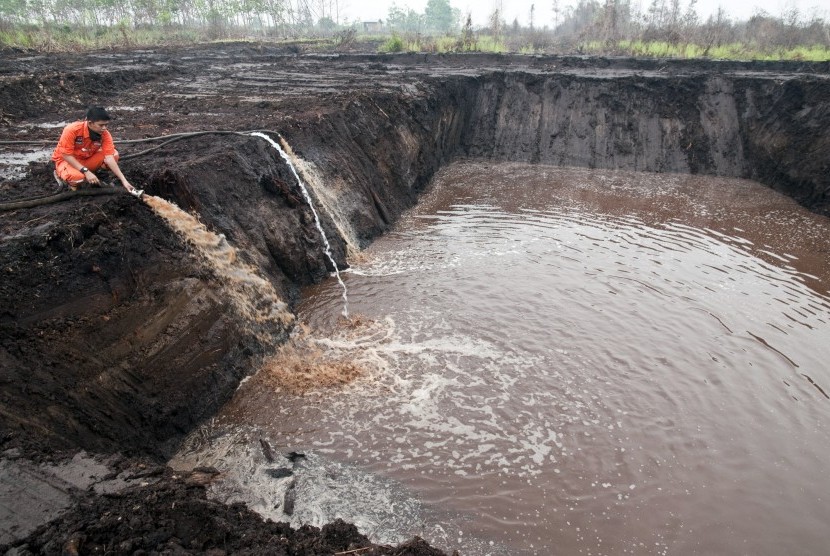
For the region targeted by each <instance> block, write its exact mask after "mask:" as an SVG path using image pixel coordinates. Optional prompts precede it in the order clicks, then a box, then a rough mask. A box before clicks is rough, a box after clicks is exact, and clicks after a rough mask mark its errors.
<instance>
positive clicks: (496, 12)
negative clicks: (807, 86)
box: [0, 0, 830, 56]
mask: <svg viewBox="0 0 830 556" xmlns="http://www.w3.org/2000/svg"><path fill="white" fill-rule="evenodd" d="M345 1H346V0H0V44H2V43H4V42H5V43H8V42H10V40H11V39H10V38H13V37H17V38H18V40H19V39H20V37H21V36H23V35H25V34H26V33H28V34H29V35H32V36H33V35H34V34H36V33H40V34H44V33H45V34H47V35H48V34H50V33H64V34H70V35H71V34H75V35H78V34H80V35H86V36H95V35H102V34H105V33H106V32H108V30H113V29H116V30H118V31H119V32H120V34H121V35H122V36H123V38H124V42H129V38H130V37H131V36H134V34H135V33H136V32H137V31H140V30H155V31H157V32H159V34H160V36H161V37H168V38H169V37H173V36H175V35H176V33H182V32H185V31H187V32H189V33H190V34H189V35H188V37H190V38H192V39H195V40H198V39H200V38H210V39H215V38H230V37H234V38H236V37H247V38H273V39H298V38H314V37H334V36H338V37H339V38H340V40H341V42H342V41H344V40H345V39H349V38H350V39H351V40H354V38H355V36H356V34H357V33H365V32H369V33H373V34H375V35H384V34H385V35H387V36H388V35H390V34H392V35H399V36H405V37H406V38H407V40H406V41H402V44H404V43H406V44H413V45H416V46H415V47H414V48H420V45H423V44H430V43H429V42H428V41H424V40H423V37H429V36H432V37H456V39H457V41H456V42H455V43H454V44H456V45H461V46H459V47H458V48H459V49H465V50H470V49H476V48H477V47H476V46H475V45H477V44H483V41H478V40H477V39H478V38H481V37H487V38H488V40H489V42H488V44H490V45H492V47H493V48H496V49H499V48H500V49H503V50H505V51H507V50H512V51H533V52H551V53H564V52H581V51H585V50H586V49H588V50H590V51H600V52H604V53H614V52H615V51H616V50H618V49H619V48H620V47H621V46H625V45H628V48H630V47H631V45H635V44H639V45H653V44H662V45H667V46H666V48H667V52H669V50H668V49H670V48H671V47H676V46H678V45H689V44H693V45H697V46H698V47H699V48H698V49H697V50H695V53H697V54H698V55H703V56H707V55H711V54H712V52H714V51H715V49H717V48H719V47H721V46H722V45H728V44H742V45H751V46H753V47H755V48H758V49H766V50H770V49H776V48H782V49H792V48H795V47H797V46H799V45H805V46H815V47H820V48H822V49H824V50H825V51H826V50H827V49H828V48H830V26H828V24H827V22H826V21H825V20H824V19H822V18H821V17H819V16H818V15H816V14H812V15H811V14H807V13H803V12H800V11H799V10H798V9H796V8H793V7H791V8H788V9H786V10H784V11H783V12H782V13H780V14H770V13H767V12H764V11H758V12H756V13H755V14H754V15H753V16H752V17H751V18H750V19H749V20H747V21H733V20H731V19H730V18H729V16H728V14H727V13H726V12H725V11H724V10H723V9H720V10H718V12H717V13H716V14H714V15H712V16H711V17H708V18H706V19H701V18H700V17H699V16H698V14H697V9H696V8H697V6H696V2H697V0H650V2H648V3H646V4H643V3H642V2H641V1H638V0H578V2H576V3H575V4H568V5H564V2H563V1H562V0H547V2H546V3H545V4H542V3H540V4H538V5H537V4H534V5H532V6H531V8H530V11H529V13H528V14H527V17H526V18H524V23H520V22H519V20H518V19H514V20H513V21H512V22H511V21H505V20H504V17H503V13H504V11H503V9H502V8H501V5H502V3H501V1H500V0H497V1H496V2H495V4H494V6H495V7H494V8H493V9H492V11H491V12H490V13H489V17H488V18H487V23H486V24H485V25H482V26H478V27H474V26H473V25H472V17H471V14H462V13H461V12H460V10H458V9H457V8H454V7H453V6H452V4H451V0H428V2H427V4H426V7H425V9H424V11H423V12H417V11H415V10H413V9H411V8H409V7H407V6H406V5H398V4H396V3H393V4H392V5H391V7H390V8H389V10H388V12H387V17H386V19H385V20H383V21H380V22H377V24H374V25H372V26H371V27H369V26H368V25H367V26H365V27H364V25H363V24H362V22H359V21H347V20H346V18H345V16H344V9H343V8H344V5H343V4H344V2H345ZM456 1H457V0H456ZM539 21H545V22H546V23H545V24H544V25H539V23H538V22H539ZM431 44H433V45H434V44H435V43H431ZM447 44H449V43H447ZM628 53H631V52H628ZM635 53H636V52H635ZM642 53H643V54H649V52H648V51H644V52H642ZM819 55H822V54H819Z"/></svg>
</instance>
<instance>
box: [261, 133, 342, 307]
mask: <svg viewBox="0 0 830 556" xmlns="http://www.w3.org/2000/svg"><path fill="white" fill-rule="evenodd" d="M251 135H253V136H254V137H261V138H262V139H265V140H266V141H268V142H269V143H271V145H272V146H273V147H274V148H275V149H277V152H278V153H280V156H281V157H282V159H283V160H284V161H285V163H286V164H288V167H289V168H290V169H291V173H292V174H294V177H295V178H296V179H297V183H298V184H300V189H301V190H302V192H303V197H305V200H306V202H307V203H308V206H309V207H310V208H311V212H312V214H314V223H315V224H316V226H317V229H318V230H319V231H320V235H321V236H322V237H323V245H324V246H325V253H326V257H328V258H329V261H331V265H332V267H334V274H335V276H337V282H338V283H339V284H340V286H341V287H342V288H343V316H344V317H348V316H349V295H348V291H347V290H346V284H345V282H343V279H342V278H341V277H340V269H338V268H337V263H336V262H334V257H333V256H332V254H331V245H330V244H329V239H328V238H327V237H326V232H324V231H323V225H322V224H321V223H320V216H319V215H318V214H317V210H316V209H315V208H314V203H313V202H312V200H311V195H310V194H309V192H308V189H306V186H305V184H304V183H303V180H302V179H300V175H299V174H298V173H297V169H296V168H295V167H294V164H293V163H292V162H291V157H289V156H288V153H286V152H285V151H284V150H283V148H282V147H281V146H280V145H279V143H277V142H276V141H274V140H273V139H271V138H270V137H268V136H267V135H265V134H264V133H260V132H258V131H255V132H253V133H251Z"/></svg>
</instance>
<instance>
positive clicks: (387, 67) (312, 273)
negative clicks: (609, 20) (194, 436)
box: [0, 44, 830, 553]
mask: <svg viewBox="0 0 830 556" xmlns="http://www.w3.org/2000/svg"><path fill="white" fill-rule="evenodd" d="M829 72H830V67H828V64H826V63H824V64H800V63H727V62H722V63H718V62H665V61H659V62H658V61H649V60H628V59H625V60H623V59H620V60H616V59H590V58H579V57H574V58H544V57H523V56H490V55H481V56H478V55H463V56H441V55H435V56H428V55H396V56H391V55H358V54H354V55H336V56H330V55H314V54H308V55H297V54H295V53H292V52H288V51H285V50H281V49H278V48H274V47H269V46H264V45H247V44H233V45H212V46H205V47H192V48H180V49H175V50H165V49H159V50H146V51H136V52H107V53H93V54H89V55H87V56H77V55H73V56H65V57H64V56H61V55H51V56H44V55H38V54H4V63H3V65H2V69H0V109H1V110H2V113H0V128H2V131H3V133H2V135H3V139H4V140H9V141H13V140H40V139H42V140H44V143H43V147H28V146H22V145H0V170H2V171H3V172H4V175H9V176H12V175H18V174H16V173H17V172H20V175H22V177H20V178H13V179H4V181H3V182H2V184H1V185H0V203H7V202H9V201H12V200H15V199H22V198H31V197H34V196H39V195H46V194H50V193H52V192H54V190H55V188H56V185H55V183H54V181H53V180H52V177H51V168H49V166H48V165H47V164H46V163H45V162H43V161H45V160H46V159H48V154H49V151H50V150H51V148H52V144H53V142H54V141H55V140H56V138H57V135H58V133H59V124H60V123H61V122H65V121H71V120H73V119H76V118H79V117H80V116H81V115H82V113H83V108H84V106H86V105H88V104H92V103H97V104H102V105H105V106H107V107H108V108H110V110H111V112H112V113H113V114H114V115H115V116H116V120H115V121H114V122H113V125H112V126H111V129H112V130H113V133H114V136H115V138H116V143H117V145H118V147H119V150H120V152H121V154H122V156H124V157H125V158H124V160H123V162H122V168H123V169H124V170H125V173H126V174H127V175H128V176H129V177H130V178H131V180H132V181H133V183H134V184H135V185H137V186H138V187H141V188H143V189H145V190H146V191H147V193H148V194H151V195H154V196H158V197H162V198H164V199H167V200H170V201H173V202H175V203H176V204H178V205H179V206H180V207H182V208H183V209H185V210H187V211H189V212H193V213H195V214H197V215H198V217H199V219H200V220H201V221H202V222H203V223H204V224H205V225H206V226H207V227H208V228H209V229H210V230H212V231H213V232H215V233H216V234H217V235H218V234H222V235H223V236H224V238H225V241H227V243H228V244H229V245H231V246H233V248H235V249H236V250H237V253H238V257H239V259H240V261H241V262H244V263H245V264H247V265H250V266H251V267H253V268H256V269H257V270H258V272H259V274H260V276H262V277H263V278H264V279H265V280H266V281H268V282H269V283H270V285H271V286H273V288H274V290H275V291H276V292H277V293H278V294H279V295H280V296H281V297H282V299H284V300H285V301H286V302H288V303H289V305H291V304H294V303H296V302H297V301H298V295H299V293H298V292H299V288H300V287H301V286H302V285H305V284H309V283H313V282H316V281H319V280H321V279H323V278H324V277H325V276H327V275H328V273H329V272H330V271H332V270H333V269H332V268H331V264H330V263H329V262H328V260H327V259H326V257H325V256H324V254H323V246H322V240H321V238H320V236H319V233H318V232H317V230H316V228H315V226H314V218H313V215H312V213H311V211H310V209H309V207H308V206H307V205H306V203H305V202H304V201H303V199H302V195H301V192H300V190H299V187H298V184H297V183H296V180H295V179H294V178H293V176H292V174H291V172H290V171H289V169H288V168H287V166H286V165H285V163H284V162H283V161H282V160H281V159H280V157H279V155H278V154H277V153H276V151H275V150H274V149H273V148H271V146H270V145H268V144H267V143H266V142H265V141H263V140H262V139H259V138H255V137H251V136H249V135H229V134H222V135H219V134H206V135H199V136H193V137H188V138H185V139H182V140H178V141H176V142H173V143H170V144H167V145H165V146H162V147H161V148H159V149H157V150H154V151H152V152H148V153H146V154H141V152H142V151H144V150H145V149H147V148H149V147H151V146H153V145H158V144H159V142H151V143H136V144H130V143H125V142H124V141H125V140H132V139H143V138H148V137H156V136H162V135H166V134H170V133H182V132H192V131H213V130H233V131H250V130H266V131H267V132H268V134H269V135H270V136H272V137H273V138H275V139H277V138H279V137H281V138H283V139H284V141H285V144H286V145H287V146H289V147H290V149H292V150H293V153H294V155H295V157H296V158H295V161H296V163H297V165H298V170H299V172H300V174H301V176H302V178H303V180H304V181H305V182H306V183H307V184H308V185H309V186H310V189H311V190H312V195H313V197H314V199H315V203H316V204H317V206H318V207H319V208H320V217H321V221H322V226H323V229H324V230H325V231H326V234H327V236H328V238H329V239H330V240H331V242H332V252H333V256H334V259H335V260H336V262H337V264H338V265H339V266H340V267H341V268H342V267H344V266H346V265H347V264H348V263H347V260H348V256H349V255H350V254H352V253H354V252H356V251H358V250H359V249H360V248H362V247H364V246H366V245H367V244H368V243H369V242H370V241H371V240H372V239H373V238H375V237H377V236H378V235H379V234H382V233H383V232H384V231H385V230H387V229H388V227H389V226H390V225H391V224H392V223H393V222H394V221H395V220H396V219H397V217H398V216H399V215H400V214H401V212H402V211H403V210H405V209H406V208H407V207H410V206H412V204H414V203H415V202H416V200H417V198H418V194H419V192H420V191H422V190H423V188H424V187H426V185H427V183H429V181H430V178H431V177H432V175H433V174H434V173H435V172H436V171H437V170H438V169H439V168H440V167H441V166H442V165H443V164H445V163H447V162H449V161H450V160H452V159H457V158H464V157H471V158H486V159H493V160H511V161H527V162H534V163H535V162H538V163H546V164H556V165H565V166H581V167H590V168H618V169H626V170H641V171H651V172H680V173H702V174H712V175H722V176H732V177H746V178H751V179H755V180H757V181H760V182H761V183H764V184H766V185H768V186H770V187H774V188H776V189H778V190H780V191H782V192H784V193H786V194H788V195H790V196H792V197H793V198H794V199H796V200H797V201H798V202H800V203H802V204H803V205H805V206H807V207H809V208H811V209H812V210H814V211H816V212H818V213H820V214H825V215H830V167H828V165H829V164H830V162H828V160H829V159H828V157H827V153H828V152H830V133H829V132H828V131H827V130H828V129H830V81H829V80H828V77H829V76H828V73H829ZM27 149H28V150H27ZM38 149H40V151H38ZM21 153H22V154H23V155H25V156H22V158H21ZM38 153H40V154H38ZM136 154H138V155H139V156H136V157H134V158H131V157H130V155H136ZM27 156H28V157H30V158H31V159H33V160H35V162H32V163H30V164H28V166H25V162H24V163H23V164H24V166H23V167H22V168H21V167H20V162H15V161H19V160H24V161H25V160H27V158H26V157H27ZM15 164H17V166H15ZM21 170H25V172H21ZM0 237H1V238H2V240H0V273H2V276H3V279H2V281H0V369H2V370H0V451H2V452H3V454H4V456H3V457H4V461H5V462H7V463H8V462H16V461H20V460H25V461H28V462H32V461H33V462H36V463H37V462H50V461H63V460H65V459H66V458H67V457H71V456H72V455H73V454H75V453H76V452H77V451H78V450H80V449H82V450H87V451H88V452H90V453H94V454H99V455H109V454H122V455H126V456H129V457H133V458H145V459H147V460H148V461H152V462H161V461H164V459H165V458H166V457H168V456H169V455H170V454H171V453H172V452H173V451H174V450H175V448H176V446H177V444H178V442H179V441H180V440H181V439H182V438H183V436H184V435H185V434H187V433H188V432H189V431H191V430H193V428H194V427H195V426H196V425H197V424H199V423H200V422H202V421H204V420H205V419H207V418H209V417H210V416H211V415H212V414H213V413H214V412H215V411H216V410H217V409H218V408H219V407H221V405H222V404H223V403H224V402H225V401H227V400H228V399H229V397H230V396H231V395H232V393H233V391H234V390H235V388H236V387H237V386H238V384H239V381H240V380H241V379H242V378H243V377H245V376H246V375H248V374H250V373H251V372H253V371H254V370H255V369H256V368H257V365H258V362H259V360H260V358H261V357H262V356H263V355H265V354H267V353H268V352H269V351H270V350H272V349H273V347H274V346H275V345H278V344H279V343H280V342H281V341H282V340H283V339H284V338H285V335H286V334H287V332H288V328H289V327H290V325H289V324H286V323H278V322H273V323H261V322H260V323H256V322H254V323H252V322H250V321H249V320H246V319H245V318H242V317H240V316H239V314H238V313H237V312H235V311H234V310H233V308H232V307H231V304H230V302H229V300H228V297H227V295H225V293H224V291H223V287H224V286H225V285H224V284H223V279H222V277H221V276H219V275H217V273H216V272H215V270H214V269H212V268H211V266H210V265H208V264H206V263H205V261H204V260H203V258H202V257H200V256H199V254H198V253H197V252H196V250H194V249H193V248H192V246H191V245H188V244H187V243H186V242H185V241H184V240H183V238H182V237H181V236H179V235H177V234H176V233H175V232H174V231H173V230H171V229H170V228H169V227H168V225H167V224H166V223H165V221H164V220H163V219H162V218H161V217H160V216H158V215H157V214H156V213H155V212H154V211H153V210H152V209H151V208H150V207H149V206H148V205H147V204H145V203H143V202H142V201H140V200H138V199H135V198H133V197H131V196H128V195H126V194H124V193H116V194H113V195H103V196H95V197H79V198H74V199H71V200H68V201H66V202H62V203H56V204H49V205H44V206H37V207H33V208H26V209H17V210H5V211H3V212H0ZM15 465H17V464H15ZM27 465H28V464H27ZM110 472H111V473H115V471H113V470H111V471H110ZM153 484H154V485H156V486H154V487H152V488H151V487H150V486H146V487H141V486H140V485H138V486H136V485H134V486H132V487H130V488H129V489H126V490H122V491H120V492H122V493H123V494H118V495H113V496H110V497H109V498H106V499H97V498H95V497H92V498H89V499H87V498H86V496H87V495H86V494H84V495H78V496H79V497H78V498H77V500H80V502H81V503H82V504H85V506H83V507H84V508H87V510H88V511H87V510H85V511H84V512H81V514H79V515H80V516H81V517H79V515H75V516H74V517H66V518H64V519H63V520H62V521H59V522H55V523H53V524H52V525H51V526H49V527H51V528H49V527H47V528H46V529H41V530H39V531H38V532H36V533H35V534H34V536H33V537H31V538H30V539H29V542H30V544H29V546H30V547H32V550H35V547H39V548H37V549H44V550H46V549H45V548H43V547H46V546H49V547H52V548H49V549H48V550H49V551H51V550H52V549H53V548H54V547H55V546H57V545H55V544H54V543H55V542H58V541H57V540H56V539H58V538H63V537H62V536H65V535H68V536H69V537H72V534H73V533H72V531H70V530H71V529H73V528H74V529H79V528H84V527H87V528H89V527H92V528H97V529H95V531H97V532H96V533H92V532H90V533H88V534H86V533H85V535H86V536H85V537H84V540H82V541H81V540H79V541H78V542H83V543H87V544H85V545H84V546H87V547H91V546H93V545H94V546H99V545H98V544H95V543H103V542H104V541H103V540H101V539H104V538H105V537H106V535H107V534H109V533H106V534H105V533H102V532H101V531H104V530H105V529H106V527H107V526H106V525H105V524H104V521H106V519H108V518H105V516H112V515H116V514H117V513H118V512H123V511H124V510H123V507H122V506H119V504H121V502H120V500H122V498H120V497H125V498H124V499H126V500H131V501H132V502H135V504H134V506H138V507H142V508H146V515H153V512H154V511H155V509H154V508H155V507H154V506H153V504H151V503H146V504H145V502H141V503H139V501H140V500H143V501H146V500H150V499H153V500H158V501H160V502H159V504H161V506H163V505H164V504H166V503H167V500H168V499H167V498H165V497H166V496H174V497H175V496H178V495H177V494H175V493H179V494H181V495H182V496H183V497H184V498H183V499H187V500H190V502H188V503H193V504H196V505H199V504H201V506H199V507H200V508H208V509H206V510H205V516H207V515H210V516H213V517H210V518H209V519H221V520H226V521H223V523H230V522H229V521H227V520H228V519H230V518H229V517H228V516H227V515H225V514H224V513H223V512H226V511H230V510H228V509H227V508H220V507H218V506H215V505H212V503H210V502H207V501H205V500H204V493H203V491H202V490H200V488H201V487H199V486H198V485H190V486H188V483H187V479H186V478H181V477H179V478H176V479H173V478H172V477H168V476H164V477H163V478H162V480H160V481H158V482H155V483H153ZM148 488H151V490H144V489H148ZM130 489H132V490H130ZM152 489H156V490H152ZM165 489H167V490H165ZM162 491H163V492H162ZM73 496H74V495H73ZM194 500H195V501H194ZM132 502H131V503H132ZM125 504H126V503H125ZM161 506H159V507H161ZM124 507H126V506H124ZM144 511H145V510H142V512H144ZM234 511H235V510H234ZM239 511H240V512H241V513H238V517H234V518H233V519H239V520H242V521H240V522H239V523H237V524H236V525H235V526H234V527H242V525H240V523H242V522H244V523H246V524H248V525H244V527H250V530H259V529H257V527H262V528H268V527H271V528H274V527H276V528H279V527H280V526H276V525H273V524H262V522H261V521H260V522H258V524H255V522H256V519H255V518H254V517H253V516H250V515H248V514H245V516H244V517H243V516H242V514H243V513H245V512H244V511H243V510H239ZM139 513H140V514H141V512H139ZM141 515H144V514H141ZM141 515H138V516H136V519H141ZM234 515H237V514H236V513H235V514H234ZM83 516H86V518H87V519H88V521H87V522H85V523H86V525H81V524H80V522H79V521H77V520H79V519H83ZM102 516H104V517H102ZM170 519H171V520H174V521H175V519H176V518H175V517H170ZM205 519H208V517H205ZM73 520H75V521H73ZM191 525H192V527H190V526H188V527H190V528H187V527H185V528H186V529H187V531H189V532H188V533H187V535H185V534H184V533H182V534H181V535H178V536H177V535H171V536H170V537H166V538H165V539H161V537H159V540H158V542H157V543H156V544H155V545H153V544H152V543H151V542H150V541H146V540H141V541H140V542H139V540H137V538H134V537H130V538H127V537H128V536H129V535H126V534H123V535H122V533H119V532H118V531H120V529H118V527H115V526H114V527H113V528H112V529H111V531H112V533H111V535H112V537H111V539H116V538H117V539H119V540H118V542H119V543H120V542H125V543H132V544H129V546H130V547H132V548H130V550H138V549H141V550H159V549H161V547H163V546H167V545H165V544H164V543H167V542H176V543H179V546H182V547H184V549H187V550H194V551H199V550H207V549H208V548H221V547H222V545H221V544H219V541H218V540H217V538H218V537H213V536H210V535H208V534H207V533H205V535H206V536H203V537H200V536H199V535H198V534H196V533H194V532H193V531H194V530H195V528H196V525H195V524H191ZM173 526H174V525H171V527H173ZM136 527H138V524H136ZM175 527H178V525H176V526H175ZM223 527H224V526H223ZM102 528H103V529H102ZM140 529H141V527H138V529H137V530H140ZM231 529H233V527H231ZM216 530H217V531H218V530H222V531H224V530H225V529H222V528H221V527H217V528H216ZM262 530H263V531H264V530H266V529H262ZM268 530H269V531H270V529H268ZM22 531H23V529H19V530H18V531H17V532H16V533H15V532H9V535H8V537H4V538H3V540H2V542H16V543H18V544H19V543H20V542H22V541H20V539H21V537H22V536H25V535H23V534H22ZM280 531H282V530H281V529H280V530H279V531H277V529H274V530H273V531H272V532H271V533H269V534H268V535H265V534H264V533H263V536H262V537H261V538H262V539H263V540H262V543H265V544H260V545H256V544H250V545H244V546H243V545H241V544H240V545H233V544H229V545H228V546H229V547H230V548H231V549H232V550H228V551H244V550H248V549H250V550H255V549H254V548H253V547H254V546H258V547H259V548H258V549H257V550H261V549H263V547H266V546H268V547H271V545H269V544H267V543H269V542H272V540H273V538H275V537H278V536H279V535H289V533H287V532H280ZM29 532H31V527H30V529H29V530H27V531H26V533H27V534H28V533H29ZM211 534H213V533H211ZM257 534H259V533H257ZM297 534H298V535H302V531H301V532H298V533H297ZM326 534H328V533H326V532H324V533H323V537H325V536H326ZM332 534H333V533H332ZM96 535H99V536H96ZM119 535H121V536H119ZM182 535H184V536H186V537H187V539H185V538H183V536H182ZM193 535H195V536H193ZM174 537H175V539H178V540H175V541H171V540H170V539H173V538H174ZM266 537H267V539H266ZM256 538H260V537H256ZM96 539H97V540H96ZM269 539H271V540H269ZM248 540H250V539H248ZM318 541H319V539H318ZM318 541H314V542H318ZM61 542H69V541H68V540H67V539H66V538H63V541H61ZM107 542H108V541H107ZM113 542H114V541H113ZM223 542H225V541H223ZM234 542H235V541H234ZM240 542H241V541H240ZM246 542H247V541H246ZM301 542H305V541H301ZM309 542H310V541H309ZM319 542H322V541H319ZM350 542H351V541H350ZM354 542H364V541H362V540H361V541H354ZM50 543H52V544H50ZM142 543H143V544H142ZM188 543H190V544H188ZM194 543H195V544H194ZM347 544H348V543H347ZM151 545H152V546H151ZM185 545H187V546H185ZM101 546H103V545H101ZM114 546H115V545H112V544H111V545H109V546H108V549H113V547H114ZM124 546H127V545H124ZM171 546H172V545H171ZM343 546H344V545H337V549H336V550H343ZM349 546H354V545H353V544H350V545H349ZM153 547H155V548H153ZM332 547H334V545H331V546H330V547H329V546H328V545H326V547H325V548H324V547H323V545H319V546H317V547H316V548H308V549H307V551H306V552H302V551H300V550H299V549H298V551H297V552H291V551H287V552H286V553H330V552H327V551H330V550H331V551H336V550H335V549H334V548H332ZM170 549H171V550H173V548H172V547H171V548H170ZM125 550H127V549H126V548H125ZM222 550H226V549H224V548H222ZM274 550H275V552H274V553H279V552H277V551H276V549H274ZM268 551H270V548H268ZM365 553H371V552H365ZM412 553H420V552H412ZM423 553H428V552H423Z"/></svg>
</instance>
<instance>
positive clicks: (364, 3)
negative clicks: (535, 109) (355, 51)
mask: <svg viewBox="0 0 830 556" xmlns="http://www.w3.org/2000/svg"><path fill="white" fill-rule="evenodd" d="M495 1H496V0H479V1H478V2H476V1H474V0H450V4H451V5H452V7H453V8H458V9H459V10H461V11H462V13H464V14H466V13H467V12H470V13H471V14H472V16H473V24H474V25H483V24H484V23H485V22H486V21H487V17H488V16H489V15H490V13H492V11H493V9H494V5H495ZM638 2H639V5H640V6H641V11H645V10H646V8H648V6H649V4H650V3H651V0H632V4H633V5H635V6H636V5H637V3H638ZM393 3H394V4H397V6H398V7H400V8H405V7H406V8H411V9H413V10H415V11H417V12H423V10H424V6H426V3H427V0H396V1H395V2H393V1H392V0H340V9H341V12H342V13H341V19H348V20H354V19H358V20H361V21H377V20H378V19H383V20H384V21H385V20H386V15H387V14H388V12H389V7H390V6H391V5H392V4H393ZM576 3H577V0H559V4H560V7H561V8H564V7H565V6H573V5H576ZM501 4H502V6H503V9H504V19H505V20H506V21H507V22H508V23H512V22H513V19H514V18H518V19H519V23H521V24H522V25H527V23H528V20H529V15H530V6H531V5H532V4H533V5H535V6H536V11H535V13H536V15H535V21H534V24H535V25H536V26H537V27H543V26H545V25H552V24H553V0H541V1H540V0H502V2H501ZM688 4H689V0H681V5H683V6H684V8H685V6H687V5H688ZM718 6H723V8H724V10H725V11H726V12H727V13H728V14H729V17H730V18H731V19H732V20H746V19H749V18H750V17H751V16H752V14H753V13H755V12H756V11H759V10H764V11H766V12H767V13H769V14H771V15H774V16H780V15H781V13H782V12H783V10H785V9H786V8H788V7H793V6H794V7H796V8H798V9H799V10H800V11H801V12H802V13H804V14H807V15H808V16H812V15H813V13H817V14H818V15H819V16H820V17H823V18H824V19H828V14H830V0H748V1H747V0H728V1H724V0H698V1H697V11H698V13H699V14H700V16H701V18H702V19H706V18H708V17H709V16H710V15H712V14H713V13H715V12H717V9H718ZM343 16H345V17H343Z"/></svg>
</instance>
